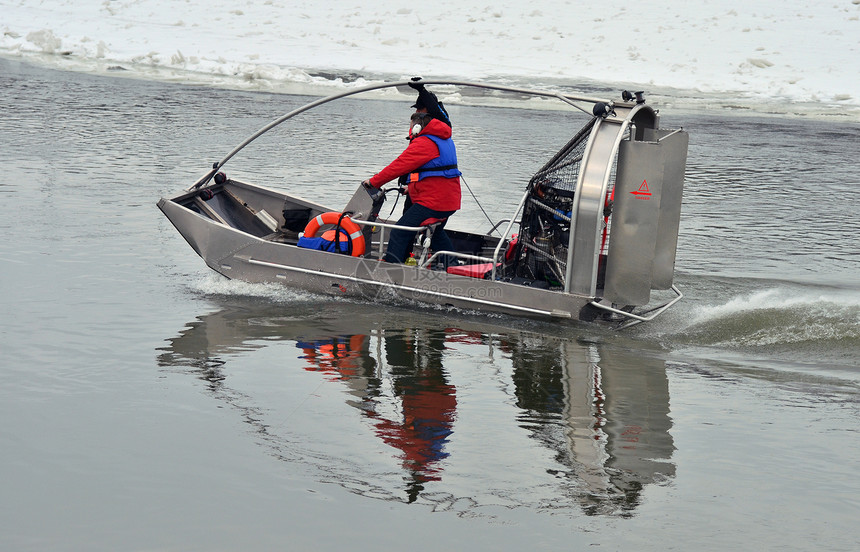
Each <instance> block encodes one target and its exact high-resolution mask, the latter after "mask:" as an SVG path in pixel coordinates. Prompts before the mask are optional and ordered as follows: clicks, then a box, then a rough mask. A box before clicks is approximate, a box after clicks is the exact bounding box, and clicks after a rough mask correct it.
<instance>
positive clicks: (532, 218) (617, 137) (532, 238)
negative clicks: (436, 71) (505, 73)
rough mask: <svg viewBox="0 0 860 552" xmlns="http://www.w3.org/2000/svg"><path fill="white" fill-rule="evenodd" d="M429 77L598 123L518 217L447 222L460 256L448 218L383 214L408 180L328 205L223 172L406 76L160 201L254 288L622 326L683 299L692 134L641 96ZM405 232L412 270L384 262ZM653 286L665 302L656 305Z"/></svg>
mask: <svg viewBox="0 0 860 552" xmlns="http://www.w3.org/2000/svg"><path fill="white" fill-rule="evenodd" d="M423 82H424V83H425V84H447V85H455V86H461V87H477V88H485V89H490V90H500V91H508V92H514V93H517V94H526V95H530V96H538V97H552V98H556V99H558V100H559V101H562V102H564V103H566V104H568V105H569V106H571V107H572V108H574V109H576V110H579V111H581V112H585V113H587V114H588V115H589V116H590V117H589V119H588V121H587V123H586V124H585V125H584V126H583V127H582V128H581V129H580V130H579V131H578V132H577V133H576V134H575V135H574V136H573V137H572V138H571V140H570V141H569V142H568V143H567V144H566V145H565V146H564V147H563V148H562V149H561V150H560V151H559V152H558V153H557V154H555V155H554V156H553V157H552V158H551V159H549V160H548V161H547V162H546V163H545V164H544V166H543V167H541V169H540V170H539V171H537V172H536V173H535V174H534V176H532V178H531V179H530V180H529V183H528V185H527V187H526V190H525V193H524V194H523V196H522V198H521V200H520V202H519V204H518V205H517V206H516V208H515V210H514V211H513V212H512V213H511V214H510V216H509V218H506V219H501V220H499V221H497V222H495V223H494V224H493V225H492V226H491V228H489V229H488V230H487V232H486V233H474V232H462V231H457V230H451V229H446V230H445V231H446V232H447V234H448V236H449V237H450V239H451V242H452V245H453V250H449V251H432V250H431V249H430V243H431V237H432V234H433V232H434V231H436V230H437V228H438V226H439V221H438V220H426V221H424V222H423V223H422V224H421V225H419V226H417V227H408V228H404V227H398V226H397V225H396V224H395V223H394V222H393V221H391V220H387V219H384V218H381V217H380V216H379V213H380V210H381V207H382V205H383V203H384V201H385V198H386V195H389V194H391V193H396V192H397V188H388V189H383V190H382V191H381V192H379V193H373V194H372V193H371V191H368V190H366V189H365V188H364V187H362V186H359V187H358V189H357V191H356V192H355V194H354V195H353V196H352V198H350V199H349V200H348V201H345V202H344V204H343V206H325V205H320V204H317V203H313V202H310V201H307V200H304V199H302V198H299V197H296V196H292V195H288V194H286V193H283V192H279V191H276V190H272V189H269V188H266V187H262V186H257V185H254V184H251V183H247V182H241V181H238V180H235V179H232V178H229V177H228V176H227V175H226V174H225V173H224V172H223V171H222V170H221V169H222V167H223V166H224V164H225V163H226V162H227V161H229V159H230V158H232V157H233V156H234V155H235V154H236V153H238V152H239V151H240V150H241V149H243V148H244V147H245V146H247V145H248V144H250V143H251V142H252V141H254V140H255V139H256V138H257V137H259V136H260V135H262V134H264V133H266V132H268V131H269V130H271V129H272V128H274V127H275V126H277V125H280V124H281V123H283V122H284V121H286V120H288V119H291V118H292V117H294V116H296V115H299V114H300V113H303V112H304V111H307V110H309V109H312V108H314V107H316V106H319V105H322V104H324V103H327V102H330V101H334V100H336V99H339V98H342V97H345V96H350V95H353V94H359V93H362V92H367V91H370V90H375V89H380V88H388V87H396V86H406V85H407V84H408V83H407V82H405V81H404V82H396V83H387V84H381V85H373V86H368V87H365V88H361V89H356V90H353V91H349V92H344V93H341V94H337V95H334V96H329V97H327V98H322V99H320V100H317V101H315V102H312V103H310V104H308V105H306V106H303V107H301V108H299V109H296V110H294V111H292V112H290V113H288V114H286V115H284V116H282V117H280V118H279V119H276V120H275V121H273V122H272V123H270V124H269V125H267V126H265V127H263V128H262V129H261V130H259V131H258V132H257V133H255V134H253V135H252V136H251V137H250V138H249V139H248V140H246V141H245V142H243V143H242V144H240V145H239V146H238V147H236V148H235V149H234V150H233V151H231V152H230V153H229V154H228V155H227V156H226V157H225V158H224V159H223V160H222V161H220V162H219V163H215V165H214V166H213V168H212V169H211V170H210V171H208V172H207V173H206V174H205V175H204V176H203V177H202V178H200V179H199V180H198V181H197V182H196V183H194V184H193V185H192V186H191V187H190V188H188V190H186V191H185V192H183V193H181V194H179V195H176V196H175V197H172V198H169V199H168V198H162V199H161V200H160V201H159V202H158V207H159V208H160V209H161V210H162V212H163V213H164V214H165V215H166V216H167V217H168V219H170V221H171V222H172V223H173V225H174V226H175V227H176V228H177V230H179V232H180V234H182V236H183V237H184V238H185V239H186V240H187V241H188V243H189V244H190V245H191V247H192V248H193V249H194V250H195V251H196V252H197V253H198V254H199V255H200V256H201V257H202V258H203V260H204V261H205V262H206V264H207V265H208V266H209V267H211V268H212V269H213V270H215V271H216V272H219V273H220V274H223V275H224V276H226V277H228V278H234V279H240V280H244V281H248V282H276V283H282V284H284V285H288V286H293V287H296V288H300V289H305V290H308V291H312V292H317V293H324V294H334V295H346V296H351V297H359V298H365V299H368V300H372V301H377V302H392V301H399V300H403V299H407V300H412V301H419V302H423V303H429V304H437V305H449V306H453V307H457V308H464V309H470V310H479V311H487V312H497V313H505V314H509V315H515V316H528V317H535V318H549V319H573V320H583V321H599V322H606V323H609V324H612V325H614V326H616V327H623V326H629V325H631V324H635V323H639V322H642V321H647V320H652V319H653V318H654V317H656V316H657V315H659V314H660V313H662V312H664V311H665V310H666V309H668V308H669V307H670V306H671V305H673V304H674V303H675V302H677V301H678V300H680V299H681V297H682V294H681V292H680V291H679V290H678V288H677V287H676V286H675V285H674V284H673V278H674V266H675V252H676V245H677V240H678V228H679V224H680V213H681V200H682V195H683V186H684V171H685V167H686V157H687V144H688V139H689V138H688V135H687V133H686V132H685V131H683V130H681V129H677V130H670V129H662V128H660V127H659V116H658V114H657V111H656V110H654V109H652V108H651V107H650V106H647V105H645V99H644V97H643V95H642V93H640V92H637V93H635V94H630V93H628V92H624V94H622V100H621V101H619V102H614V101H611V100H606V99H599V98H589V97H584V96H571V95H562V94H558V93H552V92H545V91H537V90H524V89H519V88H510V87H504V86H497V85H492V84H481V83H469V82H460V81H431V80H427V81H423ZM374 192H375V191H374ZM345 199H346V198H345ZM397 228H401V229H409V230H415V231H416V232H417V234H416V240H415V244H414V247H413V252H414V262H413V263H412V264H400V263H388V262H383V261H382V257H383V255H384V253H385V251H386V248H387V245H388V236H389V235H390V233H391V231H392V230H394V229H397ZM443 261H444V262H443ZM652 291H657V293H655V294H653V295H655V296H657V295H663V296H664V297H663V298H662V299H663V300H662V301H653V302H654V303H656V304H652V297H651V296H652Z"/></svg>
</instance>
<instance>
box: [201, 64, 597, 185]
mask: <svg viewBox="0 0 860 552" xmlns="http://www.w3.org/2000/svg"><path fill="white" fill-rule="evenodd" d="M409 82H410V81H397V82H389V83H383V84H372V85H369V86H364V87H361V88H356V89H355V90H347V91H345V92H339V93H337V94H333V95H331V96H326V97H324V98H320V99H319V100H316V101H313V102H311V103H309V104H306V105H303V106H302V107H299V108H297V109H294V110H293V111H290V112H289V113H287V114H285V115H283V116H281V117H279V118H277V119H275V120H274V121H272V122H271V123H269V124H267V125H266V126H264V127H263V128H261V129H260V130H258V131H257V132H255V133H254V134H252V135H251V136H249V137H248V138H247V139H246V140H245V141H244V142H242V143H241V144H239V145H238V146H236V147H235V148H233V150H232V151H230V153H228V154H227V155H226V156H225V157H224V158H223V159H222V160H221V161H219V162H217V163H215V164H213V166H212V169H211V170H210V171H209V172H208V173H206V174H205V175H204V176H203V177H202V178H201V179H200V180H198V181H197V182H195V183H194V184H193V185H192V186H191V187H190V188H188V190H189V191H190V190H194V189H196V188H199V187H200V186H203V185H205V184H206V183H207V182H209V181H210V180H211V179H212V177H213V176H215V173H216V172H218V170H219V169H220V168H221V167H223V166H224V165H225V164H226V163H227V161H229V160H230V159H231V158H232V157H233V156H234V155H236V154H237V153H239V152H240V151H241V150H243V149H244V148H245V147H246V146H247V145H248V144H250V143H251V142H253V141H254V140H256V139H257V138H259V137H260V136H262V135H263V134H265V133H266V132H268V131H270V130H272V129H273V128H275V127H276V126H278V125H280V124H281V123H283V122H284V121H287V120H289V119H292V118H293V117H295V116H296V115H299V114H301V113H304V112H305V111H308V110H309V109H313V108H315V107H318V106H320V105H323V104H326V103H328V102H331V101H334V100H338V99H340V98H345V97H347V96H353V95H356V94H361V93H364V92H370V91H372V90H380V89H383V88H396V87H398V86H408V85H409ZM421 83H422V84H438V85H452V86H466V87H472V88H485V89H488V90H499V91H503V92H514V93H518V94H527V95H531V96H541V97H546V98H556V99H558V100H560V101H562V102H564V103H566V104H568V105H570V106H572V107H574V108H576V109H579V110H580V111H582V112H584V113H586V114H588V115H591V111H589V110H586V109H584V108H582V107H580V106H578V105H576V103H575V102H577V101H580V102H588V103H592V104H595V103H598V102H606V103H610V104H611V102H609V101H608V100H604V99H599V98H593V97H589V96H576V95H570V94H561V93H558V92H546V91H542V90H531V89H527V88H516V87H511V86H502V85H496V84H484V83H479V82H468V81H455V80H435V79H428V80H424V79H422V80H421Z"/></svg>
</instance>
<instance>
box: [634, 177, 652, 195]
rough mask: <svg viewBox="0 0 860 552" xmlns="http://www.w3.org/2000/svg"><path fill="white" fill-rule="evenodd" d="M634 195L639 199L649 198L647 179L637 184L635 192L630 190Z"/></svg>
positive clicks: (649, 191)
mask: <svg viewBox="0 0 860 552" xmlns="http://www.w3.org/2000/svg"><path fill="white" fill-rule="evenodd" d="M630 193H631V194H633V195H635V196H636V197H638V198H639V199H651V190H650V189H649V188H648V180H647V179H646V180H643V181H642V184H641V185H640V186H639V189H638V190H636V191H635V192H630Z"/></svg>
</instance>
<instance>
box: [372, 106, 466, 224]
mask: <svg viewBox="0 0 860 552" xmlns="http://www.w3.org/2000/svg"><path fill="white" fill-rule="evenodd" d="M425 134H432V135H434V136H438V137H439V138H441V139H443V140H447V139H448V138H450V137H451V127H449V126H448V125H446V124H445V123H443V122H441V121H439V120H437V119H431V120H430V122H429V123H427V126H426V127H424V129H422V130H421V132H420V133H419V134H418V136H417V137H414V138H413V139H412V140H411V141H410V142H409V145H408V146H407V147H406V149H405V150H403V153H401V154H400V155H399V156H398V157H397V159H395V160H394V161H392V162H391V164H389V165H388V166H387V167H385V168H384V169H382V170H381V171H379V173H378V174H375V175H373V176H372V177H371V178H370V184H371V185H372V186H373V187H375V188H379V187H381V186H382V185H384V184H385V183H386V182H390V181H392V180H394V179H395V178H398V177H399V176H402V175H404V174H409V173H411V172H414V171H415V169H417V168H418V167H420V166H422V165H424V164H425V163H427V162H428V161H430V160H432V159H435V158H437V157H439V148H438V147H436V144H435V143H434V142H433V140H431V139H429V138H426V137H424V135H425ZM409 197H410V198H411V199H412V202H413V203H418V204H420V205H423V206H424V207H427V208H428V209H433V210H435V211H456V210H458V209H459V208H460V178H459V177H456V178H445V177H444V176H428V177H426V178H424V179H422V180H420V181H418V182H411V183H410V184H409Z"/></svg>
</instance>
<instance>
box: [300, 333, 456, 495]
mask: <svg viewBox="0 0 860 552" xmlns="http://www.w3.org/2000/svg"><path fill="white" fill-rule="evenodd" d="M445 337H446V332H445V330H425V331H422V332H412V331H408V330H407V331H406V332H404V331H397V332H390V333H389V334H387V335H385V337H383V338H382V339H383V340H384V342H385V363H384V366H385V367H386V376H387V378H388V382H387V383H388V384H389V386H390V396H386V391H385V389H383V384H384V383H386V380H384V379H383V378H382V377H379V375H378V374H377V372H376V371H375V370H367V369H366V368H373V367H375V365H376V362H375V361H374V359H373V358H372V357H371V356H370V354H369V351H370V350H369V344H370V340H369V338H368V336H367V335H344V336H336V337H333V338H324V339H317V340H315V341H311V342H307V341H303V342H299V343H297V347H299V348H301V349H302V350H303V352H304V355H303V358H304V359H305V360H306V361H307V362H308V365H307V366H305V369H306V370H320V371H323V372H325V373H327V374H330V375H333V376H336V379H339V380H341V381H343V382H344V383H345V384H346V385H347V386H348V387H349V389H350V393H351V394H352V395H354V396H355V397H356V400H355V401H350V402H351V404H352V405H353V406H356V407H358V408H359V410H360V411H361V412H362V414H363V415H364V416H365V417H367V419H368V420H369V421H370V423H371V425H372V426H373V430H374V433H376V435H377V436H379V438H380V439H382V440H383V441H384V442H385V443H387V444H388V445H390V446H392V447H394V448H395V449H397V450H398V451H399V456H400V458H401V459H402V464H403V469H404V470H405V471H406V473H407V474H408V475H407V496H408V499H409V502H414V501H415V500H416V499H417V498H418V494H419V493H420V492H421V491H423V490H424V485H425V483H427V482H429V481H440V480H441V471H442V468H441V466H440V465H439V461H440V460H442V459H443V458H446V457H447V456H448V452H446V451H445V444H446V443H447V442H448V437H449V436H450V435H451V434H452V433H453V425H454V418H455V415H456V410H457V398H456V390H455V389H454V386H453V385H451V384H450V383H448V381H447V376H446V374H445V371H444V369H443V368H442V353H443V351H444V350H445ZM419 352H420V355H419ZM392 407H393V408H392Z"/></svg>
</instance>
